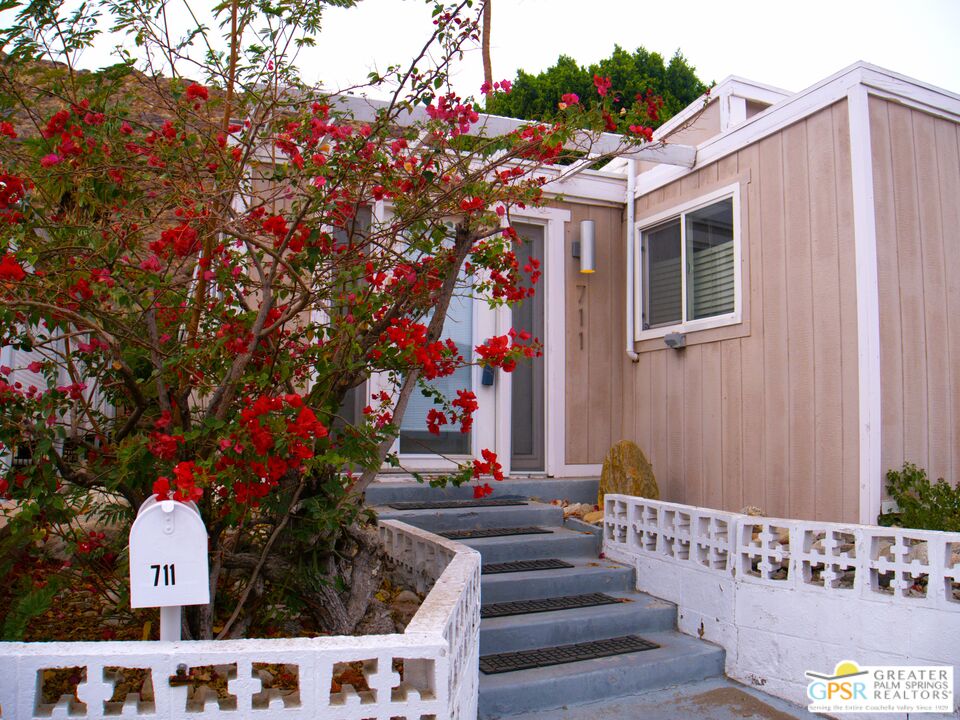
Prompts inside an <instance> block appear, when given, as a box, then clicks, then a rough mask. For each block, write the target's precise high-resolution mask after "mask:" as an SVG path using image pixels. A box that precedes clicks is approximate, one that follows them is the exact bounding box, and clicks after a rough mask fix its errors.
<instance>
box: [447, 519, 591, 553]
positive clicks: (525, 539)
mask: <svg viewBox="0 0 960 720" xmlns="http://www.w3.org/2000/svg"><path fill="white" fill-rule="evenodd" d="M539 527H541V528H543V529H544V530H549V531H550V532H549V533H541V534H536V535H500V536H497V537H488V538H470V539H467V540H459V541H458V542H462V543H465V544H467V545H470V546H471V547H476V548H480V547H487V546H493V545H522V544H525V543H533V542H540V543H553V542H555V541H557V540H563V539H567V538H589V539H591V540H593V539H594V538H593V536H592V535H591V534H590V533H588V532H579V531H577V530H568V529H567V528H565V527H563V526H560V525H540V526H539ZM598 552H599V551H598ZM556 557H562V555H559V556H556ZM517 559H520V558H517Z"/></svg>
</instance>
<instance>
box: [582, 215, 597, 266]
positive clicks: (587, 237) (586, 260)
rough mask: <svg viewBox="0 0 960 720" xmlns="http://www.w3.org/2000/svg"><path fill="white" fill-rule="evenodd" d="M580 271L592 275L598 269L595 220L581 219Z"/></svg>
mask: <svg viewBox="0 0 960 720" xmlns="http://www.w3.org/2000/svg"><path fill="white" fill-rule="evenodd" d="M579 249H580V272H581V273H583V274H584V275H590V274H591V273H593V272H595V271H596V269H597V260H596V257H597V252H596V250H597V243H596V225H595V223H594V222H593V220H581V221H580V248H579Z"/></svg>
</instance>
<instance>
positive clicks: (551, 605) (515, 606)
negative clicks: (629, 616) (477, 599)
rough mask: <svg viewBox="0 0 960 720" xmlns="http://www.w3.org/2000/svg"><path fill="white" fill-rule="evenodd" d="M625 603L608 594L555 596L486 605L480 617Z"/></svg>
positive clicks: (481, 608)
mask: <svg viewBox="0 0 960 720" xmlns="http://www.w3.org/2000/svg"><path fill="white" fill-rule="evenodd" d="M621 602H623V600H622V599H620V598H615V597H612V596H610V595H607V594H606V593H579V594H577V595H553V596H550V597H545V598H537V599H535V600H505V601H503V602H494V603H484V604H483V605H481V606H480V617H481V618H483V619H484V620H486V619H488V618H491V617H503V616H508V615H539V614H540V613H545V612H556V611H563V612H567V611H568V610H576V609H578V608H581V607H595V606H598V605H616V604H619V603H621Z"/></svg>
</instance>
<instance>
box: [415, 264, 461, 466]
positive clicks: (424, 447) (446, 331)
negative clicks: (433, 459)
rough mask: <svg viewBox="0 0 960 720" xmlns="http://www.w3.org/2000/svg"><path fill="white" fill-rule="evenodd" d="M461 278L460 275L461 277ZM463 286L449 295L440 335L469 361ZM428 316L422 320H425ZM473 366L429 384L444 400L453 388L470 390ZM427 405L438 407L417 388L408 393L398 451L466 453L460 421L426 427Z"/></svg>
mask: <svg viewBox="0 0 960 720" xmlns="http://www.w3.org/2000/svg"><path fill="white" fill-rule="evenodd" d="M461 279H463V278H461ZM465 292H466V291H465V290H464V289H462V288H461V289H460V290H458V293H459V294H457V295H454V296H453V297H452V298H451V299H450V307H449V308H448V310H447V319H446V321H445V322H444V324H443V339H446V338H450V339H451V340H453V341H454V342H455V343H456V344H457V350H459V351H460V354H461V355H462V356H463V357H464V358H465V359H466V360H467V361H468V362H469V361H470V359H471V358H472V357H473V298H471V297H468V296H466V294H465ZM429 322H430V320H429V317H428V318H427V319H425V320H424V323H429ZM472 370H473V368H472V367H462V368H459V369H458V370H457V371H456V372H455V373H453V375H451V376H449V377H445V378H438V379H437V380H434V381H432V383H431V384H432V385H433V386H434V387H436V388H438V389H439V390H440V391H441V392H442V393H443V394H444V396H445V397H446V398H447V400H453V399H456V397H457V390H473V372H472ZM431 408H437V409H438V410H439V409H440V406H439V405H435V404H434V402H433V398H432V397H424V395H423V393H422V392H420V391H419V389H415V390H414V391H413V394H412V395H411V396H410V404H409V405H407V411H406V412H405V413H404V415H403V420H401V422H400V452H401V453H403V454H414V455H420V454H424V453H428V454H442V455H469V454H470V434H469V433H462V432H460V425H459V424H456V425H450V424H448V425H441V426H440V434H439V435H434V434H433V433H431V432H430V431H429V430H427V413H428V412H429V411H430V409H431Z"/></svg>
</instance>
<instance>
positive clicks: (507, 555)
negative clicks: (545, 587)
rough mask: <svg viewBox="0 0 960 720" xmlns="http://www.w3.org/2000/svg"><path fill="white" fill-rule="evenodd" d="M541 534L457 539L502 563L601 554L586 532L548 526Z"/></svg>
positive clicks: (485, 559) (486, 559)
mask: <svg viewBox="0 0 960 720" xmlns="http://www.w3.org/2000/svg"><path fill="white" fill-rule="evenodd" d="M547 529H549V530H551V532H550V533H544V534H541V535H507V536H504V537H491V538H478V539H475V540H458V542H462V543H463V544H464V545H467V546H469V547H472V548H473V549H474V550H477V551H478V552H479V553H480V557H481V558H482V562H485V563H501V562H510V561H511V560H543V559H546V558H554V557H567V558H569V557H579V558H585V557H589V558H593V559H596V558H597V556H598V555H599V554H600V541H599V539H598V538H597V537H596V536H595V535H593V534H592V533H589V532H580V531H577V530H568V529H566V528H563V527H550V528H547Z"/></svg>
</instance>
